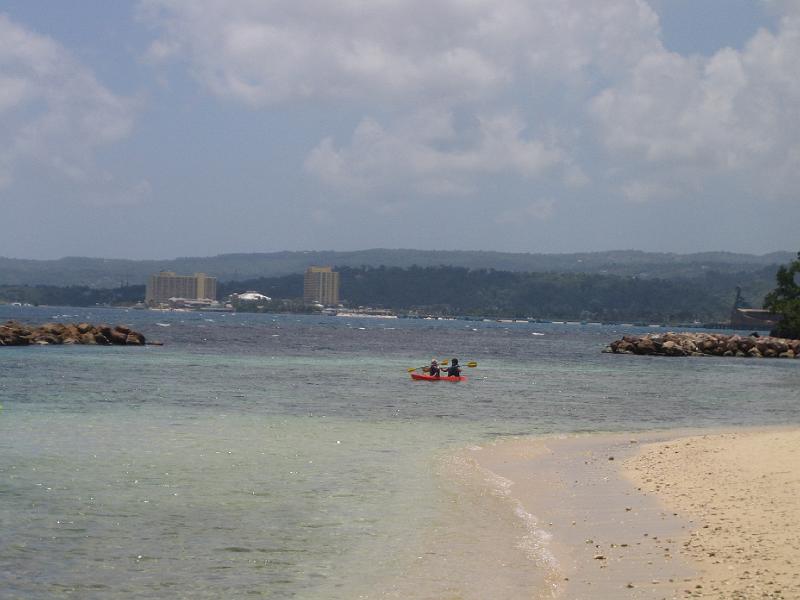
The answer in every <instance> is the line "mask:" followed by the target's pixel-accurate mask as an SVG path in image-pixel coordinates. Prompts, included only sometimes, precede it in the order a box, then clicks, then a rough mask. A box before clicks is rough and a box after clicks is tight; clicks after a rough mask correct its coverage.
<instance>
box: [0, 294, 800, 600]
mask: <svg viewBox="0 0 800 600" xmlns="http://www.w3.org/2000/svg"><path fill="white" fill-rule="evenodd" d="M8 318H16V319H21V320H26V321H29V322H43V321H47V320H59V321H81V320H88V321H91V322H101V321H105V322H111V323H127V324H130V325H132V326H134V328H136V329H138V330H140V331H143V332H144V333H145V335H147V337H148V338H149V339H160V340H162V341H164V343H165V345H164V346H162V347H158V346H150V347H145V348H97V347H30V348H3V349H0V402H1V403H2V405H3V408H2V411H0V530H1V531H2V532H3V534H2V536H0V597H6V596H7V597H12V598H15V597H20V598H58V597H80V598H162V597H187V598H188V597H191V598H204V597H205V598H219V597H267V598H358V597H362V598H383V597H409V596H411V597H419V598H424V597H431V598H435V597H443V596H446V595H450V596H452V597H462V598H470V597H476V598H479V597H487V594H488V593H490V591H489V590H491V589H492V588H491V587H486V586H491V585H495V586H497V587H496V588H494V591H495V593H496V594H498V595H499V596H500V597H509V598H510V597H535V595H534V594H535V593H540V592H541V593H542V594H545V592H544V591H543V590H545V588H544V587H542V581H543V573H542V569H543V568H544V567H543V566H542V565H541V564H540V563H539V562H538V561H537V559H536V557H535V556H531V555H530V553H527V554H526V553H524V552H522V551H521V550H520V549H519V538H521V537H522V536H524V535H526V532H525V531H524V524H522V523H520V522H518V520H517V519H516V518H515V517H514V515H513V513H512V511H510V510H509V511H508V513H507V514H506V513H504V512H503V511H505V510H506V508H507V507H504V506H503V503H502V499H498V498H494V497H492V495H491V494H490V493H487V491H486V489H485V488H483V487H481V486H482V483H481V482H480V481H476V480H475V479H474V473H473V474H471V473H469V472H467V471H468V470H465V469H464V468H463V467H464V466H463V465H457V464H453V462H452V457H453V456H454V450H456V449H458V448H461V447H464V446H468V445H472V444H487V443H491V442H492V441H493V440H496V439H500V438H503V437H506V436H511V435H549V434H553V433H570V432H594V431H625V430H647V429H661V428H673V427H720V426H739V425H773V424H787V423H798V422H800V360H795V361H789V360H781V361H778V360H773V361H769V360H750V359H724V358H703V359H688V358H687V359H683V358H680V359H678V358H676V359H665V358H649V357H632V356H620V355H609V354H602V353H601V352H600V350H602V348H603V346H605V344H607V343H608V342H609V341H611V340H612V339H615V338H616V337H619V336H620V335H622V334H623V333H628V332H629V330H628V329H623V328H620V327H609V326H597V325H554V324H527V323H524V324H523V323H520V324H505V323H503V324H501V323H483V322H465V321H447V322H430V321H411V320H376V319H375V320H374V319H344V318H335V317H297V316H273V315H228V314H199V313H156V312H149V311H119V310H110V309H105V310H104V309H94V310H83V309H74V308H71V309H52V308H47V309H45V308H39V309H31V308H28V309H21V308H13V307H0V320H5V319H8ZM634 331H635V330H634ZM452 355H457V356H459V358H460V359H461V360H462V362H465V361H468V360H476V361H478V363H479V366H478V368H476V369H471V370H469V373H468V375H469V376H470V380H469V381H468V382H466V383H465V384H449V383H448V384H445V383H436V384H430V383H425V382H411V381H410V379H409V378H408V375H407V372H406V369H407V368H408V367H413V366H420V365H422V364H425V363H427V362H428V361H429V360H430V358H431V357H434V356H435V357H437V358H440V359H441V358H448V357H450V356H452ZM487 553H488V556H491V555H494V554H496V556H497V558H498V560H497V561H496V563H492V562H491V561H489V560H487ZM487 564H492V565H493V566H492V568H491V570H490V571H487V568H488V567H487V566H486V565H487ZM482 586H484V587H482ZM409 590H410V591H409ZM531 590H538V591H537V592H535V593H534V592H532V591H531Z"/></svg>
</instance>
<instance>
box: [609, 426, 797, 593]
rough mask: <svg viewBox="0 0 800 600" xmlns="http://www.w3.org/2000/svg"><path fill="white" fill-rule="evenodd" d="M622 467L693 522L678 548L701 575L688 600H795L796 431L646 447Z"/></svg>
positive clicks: (643, 487)
mask: <svg viewBox="0 0 800 600" xmlns="http://www.w3.org/2000/svg"><path fill="white" fill-rule="evenodd" d="M625 468H626V473H627V475H628V476H630V477H631V479H632V480H633V481H635V482H636V485H637V487H638V488H639V489H640V490H641V491H642V492H645V493H646V494H647V495H648V496H650V497H656V496H657V497H658V498H659V499H660V500H661V501H662V502H663V503H664V504H665V505H666V506H668V507H670V509H673V510H675V511H676V512H678V513H680V514H681V515H685V516H686V517H688V518H689V519H691V528H690V531H689V532H688V536H687V537H686V538H685V539H683V540H682V541H681V543H680V545H679V547H678V548H677V550H678V552H679V554H680V555H682V556H684V557H685V558H687V559H688V560H690V561H691V562H692V563H693V564H695V565H696V566H697V568H698V569H699V570H700V575H699V578H698V579H697V580H696V581H693V582H692V583H691V585H687V586H686V588H685V589H684V596H685V597H698V598H726V599H745V598H747V599H749V598H785V599H790V598H800V431H759V432H734V433H722V434H713V435H701V436H693V437H686V438H681V439H677V440H673V441H667V442H659V443H654V444H648V445H646V446H645V447H643V449H642V452H641V453H640V454H639V455H637V456H635V457H633V458H631V459H629V460H628V461H627V462H626V464H625Z"/></svg>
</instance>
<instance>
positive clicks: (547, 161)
mask: <svg viewBox="0 0 800 600" xmlns="http://www.w3.org/2000/svg"><path fill="white" fill-rule="evenodd" d="M562 160H563V151H562V150H561V149H560V148H559V147H558V146H556V145H555V144H552V143H549V142H546V141H542V140H538V139H528V138H527V137H526V136H525V124H524V122H523V121H522V120H521V119H520V118H518V117H517V116H516V115H513V114H512V115H495V116H491V117H482V118H478V119H476V120H475V121H474V123H473V124H472V126H471V127H468V128H465V130H463V131H457V130H456V128H455V126H454V123H453V116H452V114H451V113H448V112H438V111H434V112H430V111H428V112H421V113H415V114H413V115H411V116H410V117H408V118H406V119H401V120H400V121H399V122H397V123H395V124H394V125H393V126H392V128H391V129H386V128H384V127H383V126H381V125H380V124H379V123H378V122H377V121H375V120H373V119H369V118H367V119H364V120H362V121H361V123H360V124H359V125H358V127H357V128H356V130H355V132H354V134H353V138H352V140H351V141H350V143H349V144H348V145H346V146H342V147H338V148H337V147H336V146H335V145H334V143H333V140H332V139H330V138H327V139H325V140H323V141H322V142H321V143H320V144H319V146H317V147H316V148H315V149H314V150H313V151H312V152H311V154H310V155H309V157H308V159H307V161H306V168H307V170H308V171H309V172H311V173H313V174H314V175H316V176H318V177H319V178H320V179H322V180H323V181H325V182H327V183H328V184H331V185H334V186H337V187H341V188H347V189H350V190H358V191H362V192H366V191H372V190H374V189H377V188H379V187H381V186H385V185H387V184H389V185H401V184H404V183H409V182H410V184H411V185H412V186H413V187H414V188H415V189H416V191H417V192H419V193H422V194H428V195H431V194H432V195H453V194H467V193H469V192H470V191H472V189H473V186H472V181H474V179H475V178H476V177H479V176H481V175H487V174H505V175H508V176H520V177H524V178H532V177H537V176H539V175H541V174H542V173H544V172H546V171H548V170H550V169H552V168H554V167H555V166H556V165H558V164H559V163H561V162H562Z"/></svg>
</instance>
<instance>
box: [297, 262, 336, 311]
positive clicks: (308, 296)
mask: <svg viewBox="0 0 800 600" xmlns="http://www.w3.org/2000/svg"><path fill="white" fill-rule="evenodd" d="M303 303H304V304H306V305H311V304H321V305H323V306H336V305H337V304H339V273H337V272H336V271H334V270H333V269H332V268H331V267H308V268H307V269H306V274H305V276H304V277H303Z"/></svg>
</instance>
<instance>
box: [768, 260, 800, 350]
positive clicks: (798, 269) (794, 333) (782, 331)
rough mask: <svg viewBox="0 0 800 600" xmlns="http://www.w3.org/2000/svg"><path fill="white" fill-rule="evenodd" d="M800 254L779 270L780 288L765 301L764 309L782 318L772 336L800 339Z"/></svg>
mask: <svg viewBox="0 0 800 600" xmlns="http://www.w3.org/2000/svg"><path fill="white" fill-rule="evenodd" d="M799 275H800V252H798V253H797V259H796V260H793V261H792V262H791V263H789V265H788V266H782V267H780V268H779V269H778V274H777V275H776V278H777V280H778V287H776V288H775V289H774V290H772V291H771V292H770V293H769V294H767V297H766V298H765V299H764V307H765V308H767V309H768V310H770V311H771V312H773V313H775V314H779V315H781V316H782V318H781V320H780V322H779V323H778V325H777V326H776V328H775V330H774V331H773V332H772V335H777V336H780V337H788V338H798V339H800V284H798V281H797V280H798V276H799Z"/></svg>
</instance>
